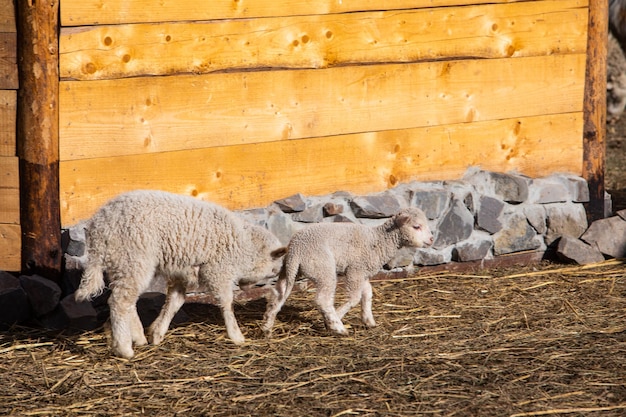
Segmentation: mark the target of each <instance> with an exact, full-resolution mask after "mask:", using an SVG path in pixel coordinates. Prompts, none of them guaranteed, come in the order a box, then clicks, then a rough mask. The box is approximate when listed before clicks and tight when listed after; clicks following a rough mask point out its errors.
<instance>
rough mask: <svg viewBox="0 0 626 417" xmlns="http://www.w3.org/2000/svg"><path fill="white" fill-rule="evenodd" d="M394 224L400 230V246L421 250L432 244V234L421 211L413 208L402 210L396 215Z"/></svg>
mask: <svg viewBox="0 0 626 417" xmlns="http://www.w3.org/2000/svg"><path fill="white" fill-rule="evenodd" d="M395 223H396V226H397V227H398V228H399V229H400V236H401V238H402V242H401V244H402V246H409V247H413V248H423V247H425V246H430V245H432V244H433V240H434V238H433V234H432V232H431V231H430V227H429V226H428V219H427V218H426V215H425V214H424V212H423V211H422V210H420V209H418V208H415V207H412V208H409V209H405V210H402V211H401V212H400V213H398V214H396V216H395Z"/></svg>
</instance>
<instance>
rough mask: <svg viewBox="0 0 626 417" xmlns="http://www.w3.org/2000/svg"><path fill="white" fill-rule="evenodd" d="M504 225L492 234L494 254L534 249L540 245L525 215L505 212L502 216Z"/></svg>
mask: <svg viewBox="0 0 626 417" xmlns="http://www.w3.org/2000/svg"><path fill="white" fill-rule="evenodd" d="M503 218H504V219H503V221H504V222H505V223H504V227H503V228H502V230H500V231H499V232H498V233H496V234H494V235H493V253H494V255H504V254H507V253H514V252H521V251H527V250H535V249H539V248H540V247H541V240H539V239H538V235H537V232H536V231H535V229H533V228H532V227H531V226H530V224H528V221H527V220H526V217H525V216H523V215H521V214H519V213H516V212H511V213H506V214H505V215H504V216H503Z"/></svg>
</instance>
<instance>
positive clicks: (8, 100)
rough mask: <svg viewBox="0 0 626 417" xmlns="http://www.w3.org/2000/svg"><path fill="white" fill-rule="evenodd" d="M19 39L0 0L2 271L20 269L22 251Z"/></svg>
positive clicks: (9, 8) (7, 5) (10, 11)
mask: <svg viewBox="0 0 626 417" xmlns="http://www.w3.org/2000/svg"><path fill="white" fill-rule="evenodd" d="M16 42H17V34H16V28H15V11H14V7H13V1H11V0H0V270H5V271H19V270H20V253H21V230H20V197H19V169H18V166H19V162H18V158H17V156H16V142H15V117H16V110H17V106H16V99H17V92H16V89H17V87H18V81H17V80H18V76H17V51H16Z"/></svg>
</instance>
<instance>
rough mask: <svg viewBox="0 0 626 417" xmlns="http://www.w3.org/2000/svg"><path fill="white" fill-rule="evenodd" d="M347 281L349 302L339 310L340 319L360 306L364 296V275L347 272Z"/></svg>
mask: <svg viewBox="0 0 626 417" xmlns="http://www.w3.org/2000/svg"><path fill="white" fill-rule="evenodd" d="M345 279H346V292H347V296H348V300H347V301H346V302H345V303H344V304H343V305H342V306H341V307H339V308H338V309H337V315H338V316H339V318H343V316H345V315H346V313H347V312H348V311H350V309H351V308H352V307H354V306H356V305H357V304H359V302H360V301H361V298H362V294H363V285H364V282H365V281H366V278H365V276H364V275H363V274H361V273H357V272H353V271H347V272H346V277H345ZM370 289H371V288H370Z"/></svg>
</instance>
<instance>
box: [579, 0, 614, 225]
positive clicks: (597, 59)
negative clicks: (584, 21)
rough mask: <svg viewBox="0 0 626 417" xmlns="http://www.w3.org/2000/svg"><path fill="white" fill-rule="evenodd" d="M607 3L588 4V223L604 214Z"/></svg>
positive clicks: (585, 175)
mask: <svg viewBox="0 0 626 417" xmlns="http://www.w3.org/2000/svg"><path fill="white" fill-rule="evenodd" d="M607 33H608V5H607V1H606V0H592V1H591V2H590V3H589V30H588V35H587V36H588V39H589V41H588V46H587V69H586V74H587V75H586V77H585V99H584V104H583V106H584V107H583V112H584V115H585V116H584V117H585V123H584V128H583V142H584V143H583V178H585V179H586V180H587V183H588V184H589V197H590V201H589V203H588V204H587V205H586V210H587V218H588V220H589V221H590V222H592V221H594V220H597V219H602V218H604V217H605V204H604V192H605V186H604V169H605V158H606V143H605V142H606V141H605V133H606V131H605V130H606V56H607Z"/></svg>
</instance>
